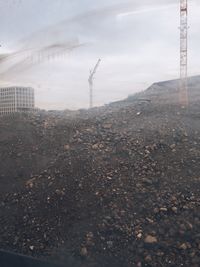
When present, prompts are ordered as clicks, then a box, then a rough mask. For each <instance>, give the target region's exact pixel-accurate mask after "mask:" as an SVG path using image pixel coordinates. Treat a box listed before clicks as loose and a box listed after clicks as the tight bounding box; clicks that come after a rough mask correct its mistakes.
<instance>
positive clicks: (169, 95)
mask: <svg viewBox="0 0 200 267" xmlns="http://www.w3.org/2000/svg"><path fill="white" fill-rule="evenodd" d="M188 96H189V102H196V101H197V100H199V99H200V76H193V77H190V78H189V79H188ZM140 98H142V99H151V100H152V99H154V100H159V101H162V100H164V101H167V102H168V101H170V102H171V103H176V102H178V101H179V79H176V80H169V81H163V82H158V83H153V84H152V85H151V86H150V87H149V88H148V89H147V90H145V91H143V92H140V93H137V94H134V95H132V96H129V97H128V99H127V100H128V101H130V100H131V101H132V100H137V99H140Z"/></svg>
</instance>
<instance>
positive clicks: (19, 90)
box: [0, 87, 35, 115]
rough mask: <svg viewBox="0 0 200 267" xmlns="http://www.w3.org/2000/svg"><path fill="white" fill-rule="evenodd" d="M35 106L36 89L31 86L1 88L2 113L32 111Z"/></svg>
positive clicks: (0, 102)
mask: <svg viewBox="0 0 200 267" xmlns="http://www.w3.org/2000/svg"><path fill="white" fill-rule="evenodd" d="M34 107H35V97H34V89H33V88H31V87H5V88H0V115H6V114H11V113H16V112H31V111H33V110H34Z"/></svg>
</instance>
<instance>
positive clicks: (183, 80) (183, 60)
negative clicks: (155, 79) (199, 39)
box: [180, 0, 188, 106]
mask: <svg viewBox="0 0 200 267" xmlns="http://www.w3.org/2000/svg"><path fill="white" fill-rule="evenodd" d="M187 15H188V3H187V0H180V101H181V104H182V105H183V106H186V105H187V104H188V84H187V63H188V59H187V56H188V51H187V48H188V18H187Z"/></svg>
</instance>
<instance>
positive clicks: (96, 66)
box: [88, 59, 101, 108]
mask: <svg viewBox="0 0 200 267" xmlns="http://www.w3.org/2000/svg"><path fill="white" fill-rule="evenodd" d="M100 62H101V59H99V60H98V61H97V63H96V65H95V67H94V69H93V70H90V76H89V79H88V82H89V90H90V103H89V107H90V108H92V107H93V81H94V75H95V73H96V71H97V68H98V67H99V64H100Z"/></svg>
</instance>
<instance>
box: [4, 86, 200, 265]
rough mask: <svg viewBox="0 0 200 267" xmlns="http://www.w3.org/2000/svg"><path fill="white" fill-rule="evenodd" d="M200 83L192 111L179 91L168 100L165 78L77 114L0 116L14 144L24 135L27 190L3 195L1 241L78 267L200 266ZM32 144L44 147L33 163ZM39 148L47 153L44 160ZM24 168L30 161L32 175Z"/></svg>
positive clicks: (194, 91) (22, 185) (20, 181)
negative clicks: (18, 128)
mask: <svg viewBox="0 0 200 267" xmlns="http://www.w3.org/2000/svg"><path fill="white" fill-rule="evenodd" d="M168 83H170V85H171V83H174V82H168ZM197 84H198V83H197V82H195V89H194V88H193V87H190V89H189V95H190V105H189V106H188V107H187V108H184V109H183V108H182V107H181V106H180V105H179V104H178V102H177V100H176V101H175V99H178V96H177V93H176V92H175V90H174V91H172V90H171V94H170V97H169V95H168V94H166V95H165V93H164V92H163V91H162V90H161V88H162V86H163V85H162V83H161V84H160V83H159V84H157V86H156V88H155V85H153V87H154V88H155V89H153V88H151V89H148V90H147V91H146V92H143V93H142V94H137V95H136V96H133V97H129V98H128V99H127V100H124V101H120V102H117V103H113V104H111V105H108V106H106V107H102V108H98V109H94V110H91V111H82V112H80V114H79V113H78V114H77V113H76V114H75V115H73V116H71V115H70V117H69V116H67V115H66V113H62V114H59V115H58V114H57V115H52V114H51V115H50V114H48V113H45V114H40V119H38V117H37V116H38V115H34V116H31V117H24V116H22V117H17V118H16V119H14V120H13V121H9V120H8V118H7V119H3V120H1V125H2V127H3V129H4V131H5V133H6V128H7V129H8V132H10V129H13V131H12V135H10V137H9V138H10V139H8V140H10V142H9V146H8V147H9V149H10V147H11V146H10V143H11V142H12V143H13V144H16V143H17V142H16V140H18V138H19V136H20V140H21V143H20V144H19V147H17V148H16V145H14V148H13V149H17V153H21V154H22V155H21V156H20V159H21V161H20V160H19V165H16V168H15V170H14V171H13V175H15V177H16V179H17V184H19V185H18V187H17V188H16V189H15V188H14V189H12V190H10V192H9V190H7V191H6V192H5V190H4V193H3V194H2V195H1V197H0V205H1V210H0V226H1V227H0V247H1V248H3V249H7V250H11V251H16V252H20V253H24V254H27V255H32V256H36V257H41V258H46V259H52V260H53V261H54V260H55V261H58V262H63V263H66V262H70V263H71V262H73V263H74V266H76V265H77V266H79V265H80V266H138V267H140V266H196V267H197V266H199V265H200V232H199V228H200V91H198V85H197ZM165 85H166V83H165ZM158 87H159V88H158ZM169 87H170V86H169V85H168V86H167V88H169ZM175 87H176V86H175ZM164 88H165V87H164ZM150 91H151V93H150ZM160 91H161V92H160ZM193 94H195V97H193ZM155 95H156V97H155ZM170 98H171V99H173V101H171V102H170V101H168V100H170ZM164 99H168V100H166V101H164ZM44 117H45V120H47V121H48V124H46V126H44V123H43V118H44ZM16 120H17V121H19V122H18V125H19V124H20V123H22V124H24V125H25V124H28V125H29V124H32V125H33V128H31V127H32V126H30V128H29V127H27V128H26V129H25V133H23V134H25V135H27V136H29V139H27V138H24V139H23V138H21V135H22V133H21V132H18V131H14V128H11V127H14V126H13V125H15V123H16ZM38 120H39V121H38ZM5 121H6V123H7V124H5V123H4V122H5ZM44 129H47V130H46V132H44V133H43V131H44ZM38 133H42V136H40V134H38ZM1 138H2V137H1ZM11 140H13V141H11ZM1 144H3V142H1ZM30 144H33V145H38V146H39V149H38V152H36V155H35V156H33V155H32V156H31V159H33V160H32V161H30V166H31V168H30V170H29V165H26V164H25V162H24V159H25V158H28V156H29V153H30V154H32V153H33V152H32V150H29V149H28V148H29V147H30ZM4 149H8V148H6V146H5V147H4ZM19 151H20V152H19ZM40 154H42V156H44V158H45V156H46V155H47V158H46V159H47V160H46V161H45V162H44V163H42V164H41V165H40V164H39V167H36V166H37V165H38V162H37V155H40ZM14 155H15V154H14ZM14 155H13V160H14V161H15V160H16V158H15V157H14ZM7 158H8V163H9V161H10V163H12V158H11V157H9V156H8V155H7ZM34 159H35V160H34ZM1 164H2V163H1ZM15 164H16V163H15ZM43 164H44V165H43ZM19 166H25V167H26V168H27V175H24V177H23V179H20V177H19V175H18V174H17V172H18V171H19ZM25 167H24V168H25ZM26 168H25V169H26ZM37 168H38V169H37ZM4 175H5V176H6V169H5V174H4ZM9 181H11V183H10V187H11V186H12V183H13V178H12V174H10V179H8V182H7V186H8V185H9Z"/></svg>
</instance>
